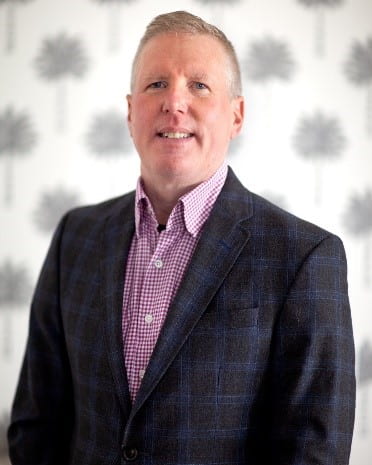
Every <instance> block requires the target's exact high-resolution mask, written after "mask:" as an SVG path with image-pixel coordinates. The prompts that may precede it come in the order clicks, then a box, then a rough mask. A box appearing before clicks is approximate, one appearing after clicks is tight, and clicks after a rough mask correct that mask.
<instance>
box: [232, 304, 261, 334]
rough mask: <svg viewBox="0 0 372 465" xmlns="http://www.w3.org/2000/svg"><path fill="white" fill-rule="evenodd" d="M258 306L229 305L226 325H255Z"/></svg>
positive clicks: (238, 326)
mask: <svg viewBox="0 0 372 465" xmlns="http://www.w3.org/2000/svg"><path fill="white" fill-rule="evenodd" d="M258 310H259V307H249V308H242V307H240V306H239V307H237V306H236V307H235V306H234V307H233V308H230V307H229V314H228V327H229V328H232V329H239V328H250V327H252V326H257V323H258Z"/></svg>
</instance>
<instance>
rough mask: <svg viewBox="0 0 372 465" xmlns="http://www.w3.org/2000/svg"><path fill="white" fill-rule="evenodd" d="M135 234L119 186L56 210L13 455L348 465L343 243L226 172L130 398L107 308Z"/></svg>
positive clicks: (88, 462)
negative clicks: (90, 201)
mask: <svg viewBox="0 0 372 465" xmlns="http://www.w3.org/2000/svg"><path fill="white" fill-rule="evenodd" d="M133 233H134V194H133V193H130V194H127V195H125V196H123V197H120V198H117V199H113V200H110V201H108V202H105V203H102V204H99V205H95V206H91V207H84V208H79V209H76V210H74V211H72V212H70V213H68V214H67V215H65V217H64V218H63V220H62V221H61V223H60V225H59V227H58V229H57V231H56V233H55V236H54V239H53V242H52V245H51V247H50V250H49V253H48V256H47V258H46V261H45V264H44V266H43V269H42V272H41V275H40V278H39V282H38V285H37V288H36V291H35V295H34V299H33V303H32V309H31V319H30V329H29V339H28V343H27V349H26V354H25V360H24V364H23V367H22V372H21V376H20V381H19V384H18V389H17V392H16V396H15V401H14V407H13V411H12V423H11V426H10V429H9V445H10V456H11V459H12V463H13V464H14V465H42V464H43V465H57V464H63V465H67V464H74V465H109V464H110V465H114V464H120V463H122V464H123V463H126V462H127V461H133V463H135V464H141V465H181V464H182V465H204V464H214V465H217V464H221V465H222V464H225V465H233V464H251V465H256V464H260V465H270V464H273V465H274V464H275V465H300V464H301V465H306V464H309V465H310V464H327V465H332V464H334V465H343V464H347V463H348V458H349V452H350V443H351V437H352V430H353V422H354V398H355V377H354V346H353V337H352V327H351V317H350V309H349V303H348V295H347V280H346V261H345V254H344V249H343V246H342V243H341V241H340V240H339V239H338V238H337V237H336V236H334V235H332V234H330V233H328V232H326V231H324V230H322V229H320V228H318V227H316V226H314V225H312V224H310V223H307V222H304V221H303V220H300V219H298V218H296V217H294V216H292V215H290V214H288V213H286V212H284V211H283V210H281V209H279V208H278V207H275V206H274V205H272V204H271V203H269V202H267V201H266V200H264V199H262V198H261V197H259V196H257V195H254V194H252V193H250V192H249V191H247V190H246V189H245V188H244V187H243V186H242V185H241V184H240V183H239V181H238V180H237V178H236V177H235V175H234V174H233V173H232V171H231V170H230V171H229V174H228V177H227V180H226V183H225V186H224V187H223V189H222V191H221V193H220V195H219V197H218V199H217V201H216V204H215V206H214V208H213V211H212V213H211V215H210V217H209V219H208V221H207V223H206V224H205V227H204V230H203V233H202V236H201V238H200V241H199V243H198V245H197V248H196V250H195V253H194V255H193V257H192V260H191V262H190V265H189V267H188V269H187V272H186V275H185V278H184V280H183V282H182V284H181V287H180V289H179V291H178V293H177V295H176V297H175V299H174V301H173V303H172V304H171V307H170V309H169V312H168V315H167V317H166V320H165V323H164V326H163V328H162V330H161V334H160V336H159V339H158V342H157V344H156V347H155V349H154V352H153V355H152V358H151V360H150V363H149V365H148V368H147V371H146V373H145V376H144V378H143V382H142V385H141V387H140V390H139V392H138V396H137V398H136V401H135V403H134V405H131V402H130V397H129V391H128V382H127V378H126V373H125V366H124V358H123V343H122V332H121V318H122V299H123V279H124V271H125V264H126V259H127V256H128V250H129V247H130V244H131V239H132V236H133Z"/></svg>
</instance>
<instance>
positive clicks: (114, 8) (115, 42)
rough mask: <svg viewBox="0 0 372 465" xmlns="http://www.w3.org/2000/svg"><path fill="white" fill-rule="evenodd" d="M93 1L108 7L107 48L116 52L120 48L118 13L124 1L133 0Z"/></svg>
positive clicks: (129, 1)
mask: <svg viewBox="0 0 372 465" xmlns="http://www.w3.org/2000/svg"><path fill="white" fill-rule="evenodd" d="M93 1H94V2H96V3H98V4H101V5H102V6H104V7H107V8H108V13H109V18H108V23H109V27H108V50H109V51H110V52H116V51H117V50H118V49H119V48H120V41H121V40H120V39H121V28H120V26H121V22H120V16H121V15H120V13H121V6H122V5H124V4H126V3H131V2H133V1H134V0H93Z"/></svg>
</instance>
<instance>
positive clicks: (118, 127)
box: [87, 110, 132, 157]
mask: <svg viewBox="0 0 372 465" xmlns="http://www.w3.org/2000/svg"><path fill="white" fill-rule="evenodd" d="M87 144H88V147H89V149H90V150H91V151H92V152H93V153H95V154H96V155H99V156H104V157H107V156H118V155H122V154H123V152H128V151H130V150H131V149H132V143H131V140H130V137H129V131H128V128H127V124H126V121H125V118H124V116H122V115H121V114H120V113H118V112H115V111H111V110H108V111H106V112H104V113H102V114H99V115H96V116H95V117H94V119H93V122H92V124H91V127H90V129H89V131H88V134H87Z"/></svg>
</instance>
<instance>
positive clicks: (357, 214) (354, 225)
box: [343, 190, 372, 287]
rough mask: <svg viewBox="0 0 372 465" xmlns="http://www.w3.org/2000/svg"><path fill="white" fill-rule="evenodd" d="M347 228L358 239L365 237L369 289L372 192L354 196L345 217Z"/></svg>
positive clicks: (364, 255)
mask: <svg viewBox="0 0 372 465" xmlns="http://www.w3.org/2000/svg"><path fill="white" fill-rule="evenodd" d="M343 222H344V225H345V228H346V229H347V230H348V231H349V232H350V234H352V235H354V236H356V237H364V240H365V244H364V246H365V250H364V254H363V258H364V283H365V285H366V287H369V284H370V282H371V270H370V268H371V246H372V244H371V233H372V191H371V190H367V191H366V192H365V193H364V194H362V195H360V196H358V195H354V196H352V197H351V198H350V201H349V205H348V207H347V209H346V212H345V214H344V217H343Z"/></svg>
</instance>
